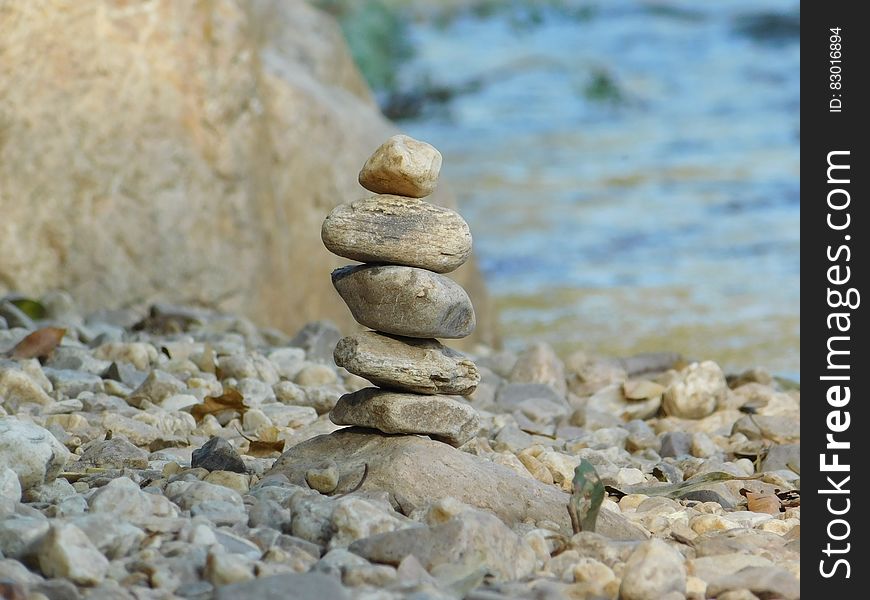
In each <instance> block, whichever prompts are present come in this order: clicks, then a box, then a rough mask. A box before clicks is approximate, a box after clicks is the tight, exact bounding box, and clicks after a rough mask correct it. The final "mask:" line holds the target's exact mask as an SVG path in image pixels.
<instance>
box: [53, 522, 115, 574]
mask: <svg viewBox="0 0 870 600" xmlns="http://www.w3.org/2000/svg"><path fill="white" fill-rule="evenodd" d="M39 568H40V569H41V570H42V572H43V573H44V574H45V575H46V576H48V577H59V578H64V579H69V580H70V581H72V582H74V583H77V584H79V585H95V584H97V583H99V582H101V581H102V580H103V578H104V577H105V576H106V571H108V569H109V561H108V560H106V557H105V556H103V555H102V554H101V553H100V551H99V550H97V548H96V547H95V546H94V545H93V543H91V541H90V540H89V539H88V536H86V535H85V533H84V532H83V531H82V530H81V529H79V528H78V527H76V526H75V525H72V524H69V523H57V524H54V525H52V526H51V527H50V528H49V530H48V533H47V534H46V536H45V538H44V539H43V541H42V545H41V548H40V550H39Z"/></svg>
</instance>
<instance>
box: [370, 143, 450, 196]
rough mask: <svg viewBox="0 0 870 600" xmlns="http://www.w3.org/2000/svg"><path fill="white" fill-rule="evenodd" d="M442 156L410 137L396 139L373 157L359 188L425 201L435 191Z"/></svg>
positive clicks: (429, 146) (428, 145) (379, 149)
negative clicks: (424, 198) (423, 199)
mask: <svg viewBox="0 0 870 600" xmlns="http://www.w3.org/2000/svg"><path fill="white" fill-rule="evenodd" d="M441 160H442V159H441V153H440V152H438V150H436V149H435V147H434V146H432V145H430V144H427V143H426V142H421V141H419V140H415V139H414V138H412V137H409V136H407V135H401V134H399V135H394V136H392V137H391V138H390V139H388V140H387V141H386V142H384V143H383V144H381V145H380V146H379V147H378V149H377V150H375V151H374V153H372V155H371V156H370V157H369V159H368V160H367V161H366V163H365V165H363V168H362V170H361V171H360V172H359V184H360V185H361V186H363V187H364V188H366V189H367V190H369V191H371V192H375V193H376V194H397V195H399V196H410V197H411V198H423V197H425V196H428V195H430V194H431V193H432V192H434V191H435V187H436V185H437V184H438V173H439V172H440V171H441Z"/></svg>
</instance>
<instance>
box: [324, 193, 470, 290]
mask: <svg viewBox="0 0 870 600" xmlns="http://www.w3.org/2000/svg"><path fill="white" fill-rule="evenodd" d="M320 237H321V239H322V240H323V244H324V245H325V246H326V248H327V250H329V251H330V252H332V253H333V254H338V255H339V256H343V257H345V258H349V259H351V260H357V261H359V262H365V263H373V262H374V263H389V264H394V265H407V266H409V267H420V268H421V269H428V270H429V271H435V272H436V273H448V272H450V271H453V270H454V269H457V268H459V267H460V266H461V265H462V264H463V263H464V262H465V261H466V260H467V259H468V257H469V256H470V255H471V231H470V230H469V228H468V223H466V222H465V220H464V219H463V218H462V217H460V216H459V214H458V213H456V212H454V211H452V210H450V209H449V208H443V207H441V206H436V205H434V204H429V203H428V202H424V201H422V200H416V199H414V198H404V197H402V196H390V195H383V196H373V197H371V198H365V199H363V200H356V201H355V202H348V203H346V204H340V205H339V206H337V207H335V209H334V210H333V211H332V212H331V213H329V216H327V217H326V220H325V221H323V227H322V228H321V230H320Z"/></svg>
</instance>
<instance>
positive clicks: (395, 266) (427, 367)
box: [321, 135, 480, 446]
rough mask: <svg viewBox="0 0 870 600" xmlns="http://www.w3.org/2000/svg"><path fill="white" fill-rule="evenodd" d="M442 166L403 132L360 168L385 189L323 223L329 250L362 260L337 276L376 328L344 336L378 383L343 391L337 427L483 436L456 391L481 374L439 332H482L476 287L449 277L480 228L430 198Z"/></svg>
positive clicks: (347, 298) (342, 356) (356, 366)
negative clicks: (471, 290)
mask: <svg viewBox="0 0 870 600" xmlns="http://www.w3.org/2000/svg"><path fill="white" fill-rule="evenodd" d="M440 169H441V154H440V153H439V152H438V150H436V149H435V148H433V147H432V146H430V145H429V144H426V143H424V142H420V141H417V140H415V139H413V138H410V137H408V136H404V135H397V136H394V137H392V138H390V139H389V140H387V141H386V142H385V143H384V144H383V145H382V146H381V147H380V148H378V149H377V150H376V151H375V153H374V154H373V155H372V156H371V158H369V159H368V161H367V162H366V164H365V166H363V169H362V171H360V174H359V182H360V184H361V185H362V186H363V187H364V188H366V189H368V190H369V191H372V192H374V193H375V194H376V195H374V196H371V197H369V198H365V199H363V200H356V201H354V202H349V203H346V204H342V205H340V206H338V207H337V208H335V210H333V211H332V212H331V213H330V214H329V216H327V217H326V220H325V221H324V222H323V229H322V231H321V237H322V239H323V243H324V245H325V246H326V248H327V249H328V250H329V251H330V252H333V253H334V254H337V255H339V256H342V257H344V258H349V259H351V260H355V261H359V262H361V263H363V264H362V265H351V266H347V267H343V268H340V269H337V270H335V271H334V272H333V273H332V283H333V285H334V286H335V289H336V290H338V293H339V295H341V297H342V299H343V300H344V302H345V304H347V306H348V308H349V309H350V311H351V313H352V314H353V317H354V319H356V321H357V322H358V323H360V324H361V325H363V326H365V327H369V328H371V329H373V330H374V331H365V332H362V333H359V334H356V335H351V336H348V337H345V338H343V339H342V340H340V341H339V342H338V344H337V346H336V348H335V362H336V364H338V365H339V366H341V367H344V368H345V369H347V370H348V371H350V372H351V373H354V374H356V375H359V376H360V377H363V378H365V379H367V380H369V381H370V382H372V383H373V384H374V385H376V386H377V387H370V388H365V389H362V390H359V391H357V392H354V393H352V394H346V395H344V396H342V397H341V398H340V399H339V401H338V403H337V404H336V405H335V408H333V409H332V412H331V413H330V415H329V416H330V418H331V419H332V421H333V422H334V423H336V424H337V425H356V426H360V427H368V428H373V429H377V430H379V431H382V432H384V433H389V434H419V435H428V436H430V437H432V438H434V439H438V440H441V441H443V442H446V443H448V444H452V445H455V446H458V445H461V444H463V443H464V442H466V441H467V440H469V439H470V438H472V437H473V436H474V435H476V434H477V433H478V431H479V429H480V421H479V418H478V415H477V412H476V411H475V410H474V409H473V408H472V407H471V406H469V405H468V404H466V403H464V402H462V401H461V400H459V399H456V398H451V397H450V396H467V395H469V394H471V393H472V392H473V391H474V389H475V388H476V387H477V384H478V383H479V382H480V375H479V373H478V371H477V367H475V365H474V363H473V362H471V361H470V360H468V359H467V358H466V357H465V356H463V355H462V354H460V353H459V352H457V351H455V350H452V349H450V348H447V347H446V346H444V345H443V344H441V343H440V342H439V341H438V340H437V339H435V338H450V339H457V338H463V337H466V336H468V335H469V334H471V332H472V331H473V330H474V325H475V317H474V308H473V307H472V305H471V300H469V298H468V294H466V292H465V290H464V289H462V287H461V286H460V285H458V284H457V283H456V282H454V281H453V280H452V279H449V278H448V277H445V276H444V275H442V273H449V272H450V271H453V270H455V269H457V268H459V267H460V266H461V265H462V264H463V263H464V262H465V261H466V260H467V259H468V257H469V255H470V254H471V231H470V230H469V228H468V224H467V223H466V222H465V221H464V220H463V218H462V217H461V216H459V214H457V213H456V212H454V211H452V210H450V209H448V208H443V207H441V206H436V205H434V204H431V203H429V202H426V201H424V200H422V198H425V197H426V196H428V195H430V194H431V193H432V192H433V191H434V190H435V186H436V184H437V181H438V172H439V171H440Z"/></svg>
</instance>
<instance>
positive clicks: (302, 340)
mask: <svg viewBox="0 0 870 600" xmlns="http://www.w3.org/2000/svg"><path fill="white" fill-rule="evenodd" d="M340 339H341V331H339V329H338V327H336V326H335V323H333V322H332V321H312V322H311V323H308V324H307V325H305V326H304V327H303V328H302V329H300V330H299V331H298V332H297V333H296V335H295V336H293V339H292V340H290V345H291V346H294V347H297V348H302V349H303V350H305V356H303V357H302V358H303V359H307V360H310V361H314V362H321V363H326V364H329V363H331V362H332V350H333V349H334V348H335V344H336V343H337V342H338V340H340ZM273 354H274V353H273ZM272 360H275V359H274V358H273V359H272ZM284 376H285V377H288V375H284ZM294 376H295V374H294Z"/></svg>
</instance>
